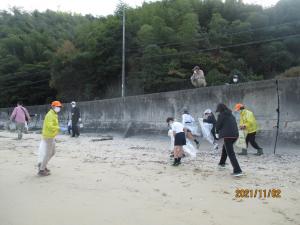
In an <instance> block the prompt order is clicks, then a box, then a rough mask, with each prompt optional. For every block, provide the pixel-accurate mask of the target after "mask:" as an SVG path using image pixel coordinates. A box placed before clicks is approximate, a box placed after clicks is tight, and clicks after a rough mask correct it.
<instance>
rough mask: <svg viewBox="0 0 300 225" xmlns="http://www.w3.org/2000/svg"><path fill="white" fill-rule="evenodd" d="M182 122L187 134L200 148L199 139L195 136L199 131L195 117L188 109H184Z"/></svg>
mask: <svg viewBox="0 0 300 225" xmlns="http://www.w3.org/2000/svg"><path fill="white" fill-rule="evenodd" d="M182 124H183V126H184V129H185V132H186V136H187V138H188V139H190V140H191V141H194V142H195V143H196V146H197V148H199V146H200V144H199V141H198V140H197V139H196V138H195V137H194V135H195V133H196V132H197V126H196V124H195V119H194V118H193V117H192V116H191V115H190V114H189V112H188V110H187V109H184V111H183V114H182Z"/></svg>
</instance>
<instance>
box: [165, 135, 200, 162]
mask: <svg viewBox="0 0 300 225" xmlns="http://www.w3.org/2000/svg"><path fill="white" fill-rule="evenodd" d="M168 136H169V137H170V150H171V151H173V150H174V141H175V138H174V135H173V131H172V130H169V131H168ZM183 151H184V152H186V153H188V154H189V155H190V156H191V157H192V158H195V157H196V154H197V149H196V148H195V147H194V146H193V144H192V143H191V142H190V141H189V140H186V145H184V146H183Z"/></svg>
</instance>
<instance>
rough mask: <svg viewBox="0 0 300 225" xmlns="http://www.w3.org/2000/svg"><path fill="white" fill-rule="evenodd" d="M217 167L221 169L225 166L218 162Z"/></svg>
mask: <svg viewBox="0 0 300 225" xmlns="http://www.w3.org/2000/svg"><path fill="white" fill-rule="evenodd" d="M218 168H219V169H221V170H224V169H225V168H226V167H225V164H218Z"/></svg>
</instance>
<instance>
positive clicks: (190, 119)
mask: <svg viewBox="0 0 300 225" xmlns="http://www.w3.org/2000/svg"><path fill="white" fill-rule="evenodd" d="M193 122H195V119H194V118H193V117H192V116H191V115H190V114H183V115H182V123H183V124H186V123H193Z"/></svg>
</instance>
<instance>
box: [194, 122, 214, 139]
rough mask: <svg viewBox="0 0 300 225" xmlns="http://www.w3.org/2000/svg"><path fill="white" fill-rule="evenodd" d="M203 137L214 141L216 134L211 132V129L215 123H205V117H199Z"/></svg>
mask: <svg viewBox="0 0 300 225" xmlns="http://www.w3.org/2000/svg"><path fill="white" fill-rule="evenodd" d="M198 120H199V123H200V127H201V131H202V135H203V138H204V139H206V140H207V141H208V142H209V143H211V144H213V143H214V140H215V139H214V136H213V135H212V133H211V129H212V128H213V125H212V124H211V123H205V122H203V118H198Z"/></svg>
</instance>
